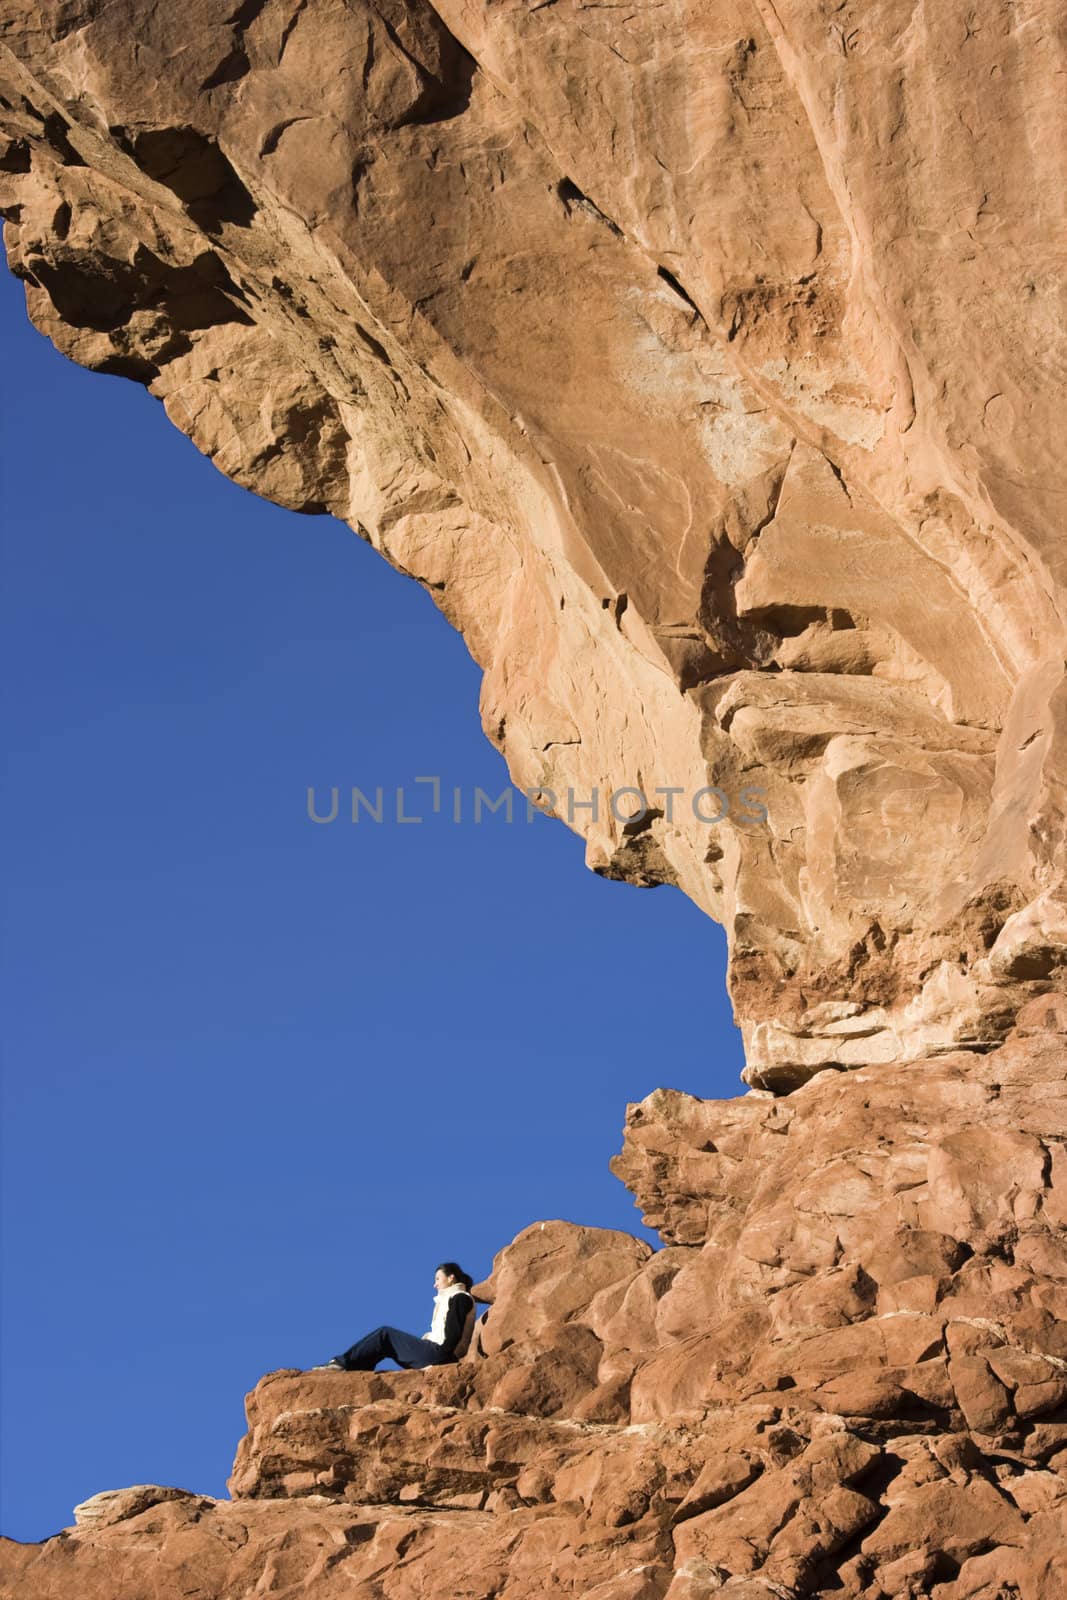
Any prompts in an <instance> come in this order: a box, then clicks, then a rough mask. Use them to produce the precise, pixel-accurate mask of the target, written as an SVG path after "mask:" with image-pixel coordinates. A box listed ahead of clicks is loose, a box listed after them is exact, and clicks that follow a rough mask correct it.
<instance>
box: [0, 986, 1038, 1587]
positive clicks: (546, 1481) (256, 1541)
mask: <svg viewBox="0 0 1067 1600" xmlns="http://www.w3.org/2000/svg"><path fill="white" fill-rule="evenodd" d="M1065 1059H1067V1008H1065V1007H1064V1005H1063V1003H1062V1002H1057V1001H1054V1000H1053V1001H1041V1002H1037V1003H1035V1004H1033V1005H1031V1007H1030V1008H1029V1009H1028V1011H1026V1012H1024V1014H1023V1016H1022V1017H1021V1018H1020V1022H1019V1025H1018V1027H1017V1028H1016V1029H1015V1030H1014V1031H1013V1032H1012V1034H1011V1035H1010V1036H1009V1038H1008V1040H1007V1041H1006V1043H1005V1044H1004V1045H1003V1046H1002V1047H1001V1048H999V1049H998V1050H995V1051H992V1052H990V1053H989V1054H987V1055H985V1056H982V1057H980V1058H978V1059H977V1060H976V1059H975V1057H974V1056H973V1055H972V1054H971V1053H969V1052H958V1053H955V1054H952V1055H949V1056H946V1057H944V1058H942V1059H940V1060H938V1061H936V1062H931V1061H916V1062H911V1063H909V1064H908V1065H906V1066H897V1067H891V1068H868V1069H865V1070H863V1071H860V1072H856V1073H852V1074H848V1073H833V1072H824V1073H821V1074H819V1075H818V1076H817V1077H816V1078H814V1079H812V1080H811V1081H810V1082H809V1083H808V1084H806V1085H805V1086H804V1087H802V1088H800V1089H798V1090H797V1091H795V1092H794V1093H793V1094H792V1095H790V1096H788V1097H785V1098H776V1097H774V1096H773V1095H770V1094H768V1093H759V1092H756V1093H753V1094H750V1095H748V1096H746V1097H744V1098H742V1099H740V1100H737V1101H726V1102H720V1103H715V1102H707V1101H699V1100H695V1099H693V1098H692V1097H691V1096H688V1095H683V1094H679V1093H677V1092H674V1091H670V1090H658V1091H656V1093H655V1094H653V1095H652V1096H650V1097H649V1099H648V1100H646V1101H644V1102H643V1103H642V1104H640V1105H637V1106H632V1107H631V1108H630V1111H629V1116H628V1122H627V1132H626V1143H625V1148H624V1150H623V1153H622V1154H621V1155H620V1156H619V1157H617V1158H616V1168H617V1170H618V1171H619V1173H620V1175H621V1176H622V1177H624V1178H625V1180H626V1182H627V1183H628V1184H629V1185H630V1186H631V1187H632V1188H633V1190H634V1192H635V1194H636V1195H637V1197H638V1202H639V1204H640V1205H641V1207H642V1208H643V1210H644V1211H645V1213H646V1217H647V1219H648V1220H649V1221H651V1222H653V1223H654V1224H655V1225H656V1226H657V1227H658V1228H659V1229H660V1230H661V1232H662V1233H663V1235H664V1237H665V1239H666V1240H667V1241H668V1242H667V1244H666V1245H665V1247H664V1248H663V1249H662V1250H658V1251H652V1250H650V1249H649V1247H648V1246H647V1245H645V1244H644V1243H642V1242H641V1241H640V1240H637V1239H634V1238H630V1237H628V1236H627V1235H625V1234H621V1233H611V1232H606V1231H603V1230H598V1229H593V1228H583V1227H578V1226H575V1225H574V1224H572V1223H567V1222H545V1223H535V1224H534V1225H533V1226H531V1227H529V1228H527V1229H526V1230H525V1231H524V1232H523V1233H521V1234H520V1235H519V1237H518V1238H517V1239H516V1240H515V1241H514V1243H512V1244H511V1245H509V1246H507V1248H506V1249H504V1250H503V1251H501V1253H500V1255H499V1256H498V1257H497V1260H496V1263H495V1265H494V1271H493V1274H492V1276H491V1278H490V1279H488V1280H487V1281H486V1283H485V1284H483V1285H481V1286H479V1290H478V1292H479V1294H480V1295H481V1296H482V1297H484V1298H486V1299H489V1300H491V1302H492V1304H491V1307H490V1309H489V1311H488V1314H487V1316H486V1318H485V1320H484V1322H483V1324H482V1325H481V1327H480V1330H479V1334H480V1336H479V1340H478V1348H477V1349H476V1350H475V1351H473V1352H472V1353H471V1354H470V1355H469V1356H468V1357H467V1358H465V1359H464V1360H463V1361H462V1362H460V1363H458V1364H456V1365H454V1366H451V1367H445V1368H438V1369H431V1370H430V1371H427V1372H410V1373H397V1372H388V1373H386V1372H382V1373H334V1372H310V1373H301V1372H293V1371H283V1372H278V1373H273V1374H270V1375H269V1376H268V1377H266V1378H264V1379H263V1381H262V1382H261V1383H260V1384H259V1385H258V1387H257V1388H256V1389H255V1390H254V1391H253V1392H252V1394H250V1395H249V1397H248V1424H249V1428H248V1433H247V1435H246V1436H245V1438H244V1439H243V1440H242V1441H241V1444H240V1447H239V1449H238V1452H237V1459H236V1461H235V1463H234V1470H233V1475H232V1478H231V1480H230V1490H231V1493H232V1496H233V1499H232V1501H229V1502H227V1501H214V1500H206V1499H204V1498H203V1497H198V1496H196V1495H193V1494H188V1493H183V1492H182V1491H178V1490H166V1489H157V1490H152V1489H147V1488H144V1487H139V1488H135V1489H129V1490H125V1491H119V1492H117V1493H112V1494H108V1495H101V1496H97V1497H96V1498H95V1499H94V1500H92V1501H89V1502H88V1503H87V1504H86V1505H85V1506H82V1507H79V1508H78V1513H77V1526H76V1527H74V1528H73V1529H70V1530H67V1531H66V1532H65V1533H63V1534H62V1535H60V1536H59V1537H57V1538H55V1539H52V1540H50V1541H48V1542H46V1543H45V1544H44V1545H42V1546H7V1547H6V1548H5V1550H4V1553H3V1556H2V1558H0V1561H2V1570H4V1571H6V1573H7V1584H8V1587H7V1588H6V1589H5V1590H4V1593H5V1594H8V1593H10V1594H12V1595H17V1596H19V1600H21V1597H22V1596H26V1597H29V1596H33V1597H34V1600H61V1597H62V1600H67V1596H68V1595H69V1594H70V1593H71V1587H70V1586H71V1584H72V1581H73V1579H72V1574H73V1576H74V1578H76V1580H77V1582H76V1587H77V1591H78V1593H79V1594H82V1595H86V1596H89V1597H93V1596H95V1595H96V1594H98V1593H99V1594H101V1595H103V1594H105V1593H107V1594H109V1593H111V1592H112V1591H110V1590H108V1589H107V1588H106V1584H107V1582H108V1581H109V1579H113V1576H114V1574H115V1572H117V1571H119V1570H121V1572H122V1574H123V1585H124V1586H123V1591H122V1592H123V1595H124V1597H126V1596H129V1600H134V1597H140V1596H142V1595H144V1596H156V1595H159V1596H168V1597H169V1596H171V1595H174V1594H177V1593H186V1592H194V1591H195V1592H196V1593H197V1594H198V1595H199V1596H200V1597H201V1600H235V1597H237V1596H243V1595H245V1594H247V1593H249V1592H251V1590H252V1589H253V1588H254V1589H255V1592H256V1593H266V1594H276V1595H279V1596H281V1595H292V1596H296V1595H302V1594H313V1595H315V1596H320V1595H321V1596H323V1597H325V1600H329V1597H331V1596H334V1595H336V1596H338V1597H340V1596H345V1595H351V1594H355V1595H358V1596H360V1597H366V1600H408V1597H409V1596H419V1597H425V1600H458V1597H463V1600H535V1597H537V1596H540V1595H559V1596H564V1595H571V1596H595V1597H597V1600H664V1597H667V1600H705V1597H708V1596H711V1595H717V1594H719V1593H724V1594H729V1595H732V1596H744V1597H749V1600H756V1597H760V1600H766V1597H767V1596H768V1595H775V1596H778V1597H779V1600H783V1597H784V1600H800V1597H806V1596H822V1597H824V1600H830V1597H832V1596H837V1595H841V1596H852V1597H856V1600H861V1597H862V1600H896V1597H898V1596H933V1597H936V1600H994V1597H997V1600H1003V1597H1007V1596H1020V1597H1023V1600H1060V1597H1061V1596H1062V1595H1063V1593H1064V1592H1065V1591H1067V1226H1065V1224H1067V1084H1065V1081H1064V1080H1065V1074H1064V1066H1065ZM935 1118H936V1119H937V1131H936V1133H934V1132H931V1122H932V1120H933V1119H935ZM179 1579H180V1580H181V1585H184V1587H180V1586H179Z"/></svg>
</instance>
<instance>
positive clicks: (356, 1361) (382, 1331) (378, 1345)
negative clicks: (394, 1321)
mask: <svg viewBox="0 0 1067 1600" xmlns="http://www.w3.org/2000/svg"><path fill="white" fill-rule="evenodd" d="M395 1332H396V1329H395V1328H386V1327H381V1328H375V1329H374V1330H373V1331H372V1332H371V1333H366V1334H364V1335H363V1338H362V1339H357V1340H356V1342H355V1344H353V1345H349V1347H348V1349H347V1350H346V1351H345V1353H344V1355H341V1356H337V1357H336V1360H338V1361H339V1362H340V1363H341V1365H342V1367H344V1369H345V1371H346V1372H372V1371H373V1370H374V1368H375V1367H376V1366H377V1365H378V1362H379V1361H384V1360H385V1358H386V1356H391V1355H392V1353H393V1352H392V1349H391V1348H390V1335H391V1334H393V1333H395Z"/></svg>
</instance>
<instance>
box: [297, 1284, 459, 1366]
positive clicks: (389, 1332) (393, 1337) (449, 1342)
mask: <svg viewBox="0 0 1067 1600" xmlns="http://www.w3.org/2000/svg"><path fill="white" fill-rule="evenodd" d="M473 1282H474V1280H473V1278H471V1276H470V1274H469V1273H466V1272H464V1270H463V1268H462V1267H461V1266H459V1265H458V1264H457V1263H456V1262H455V1261H442V1263H441V1265H440V1266H439V1267H438V1269H437V1271H436V1272H435V1273H434V1275H433V1286H434V1288H435V1289H436V1290H437V1295H436V1298H435V1299H434V1303H433V1322H432V1324H431V1327H430V1331H429V1332H428V1333H425V1334H423V1336H422V1338H421V1339H418V1338H416V1336H415V1335H414V1334H413V1333H404V1331H403V1330H402V1329H401V1328H387V1327H381V1328H375V1329H374V1331H373V1333H368V1334H365V1335H364V1337H363V1338H362V1339H357V1340H356V1343H355V1344H354V1345H350V1346H349V1348H348V1349H347V1350H346V1351H345V1352H344V1354H343V1355H340V1356H334V1357H333V1358H332V1359H331V1360H329V1361H323V1362H320V1364H319V1365H318V1366H317V1367H312V1369H311V1370H312V1371H313V1372H371V1371H373V1369H374V1368H375V1367H376V1366H377V1365H378V1362H379V1361H384V1360H386V1358H387V1357H388V1358H389V1359H390V1360H392V1361H395V1362H396V1363H397V1365H398V1366H400V1367H438V1366H442V1365H444V1364H445V1363H446V1362H449V1361H458V1360H459V1358H460V1356H462V1355H465V1354H466V1352H467V1350H468V1349H469V1347H470V1342H471V1337H472V1335H473V1333H474V1319H475V1309H474V1296H473V1295H472V1294H471V1293H470V1288H471V1284H472V1283H473Z"/></svg>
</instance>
